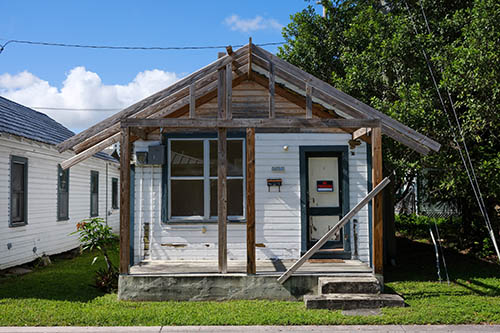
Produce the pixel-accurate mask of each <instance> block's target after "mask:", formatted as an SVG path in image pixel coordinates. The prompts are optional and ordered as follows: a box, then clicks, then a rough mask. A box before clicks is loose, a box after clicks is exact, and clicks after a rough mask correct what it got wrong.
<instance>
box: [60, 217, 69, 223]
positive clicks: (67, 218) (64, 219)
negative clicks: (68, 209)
mask: <svg viewBox="0 0 500 333" xmlns="http://www.w3.org/2000/svg"><path fill="white" fill-rule="evenodd" d="M68 221H69V217H61V218H58V219H57V222H68Z"/></svg>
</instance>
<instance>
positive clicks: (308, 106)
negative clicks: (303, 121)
mask: <svg viewBox="0 0 500 333" xmlns="http://www.w3.org/2000/svg"><path fill="white" fill-rule="evenodd" d="M312 117H313V111H312V86H311V85H310V84H309V82H307V83H306V118H307V119H311V118H312Z"/></svg>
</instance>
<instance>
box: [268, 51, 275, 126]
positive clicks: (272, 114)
mask: <svg viewBox="0 0 500 333" xmlns="http://www.w3.org/2000/svg"><path fill="white" fill-rule="evenodd" d="M274 83H275V75H274V64H273V63H272V62H271V61H270V62H269V118H271V119H273V118H275V117H276V111H275V107H274V88H275V87H274Z"/></svg>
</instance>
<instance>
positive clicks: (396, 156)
mask: <svg viewBox="0 0 500 333" xmlns="http://www.w3.org/2000/svg"><path fill="white" fill-rule="evenodd" d="M407 1H408V2H407V3H406V1H405V0H393V1H390V0H377V1H375V0H344V1H340V0H337V1H333V2H331V1H328V0H325V1H322V3H323V5H324V6H325V7H326V16H325V17H323V16H322V15H320V14H319V13H317V12H316V11H315V9H314V6H313V5H309V6H307V8H305V9H304V10H303V11H301V12H299V13H296V14H294V15H292V16H291V22H290V24H288V26H286V27H285V28H284V29H283V36H284V38H285V40H286V43H285V45H283V47H281V48H280V49H279V53H278V55H279V56H280V57H282V58H284V59H285V60H287V61H289V62H291V63H293V64H295V65H297V66H299V67H301V68H303V69H304V70H306V71H308V72H310V73H311V74H314V75H316V76H317V77H319V78H321V79H323V80H325V81H327V82H329V83H331V84H332V85H334V86H335V87H337V88H338V89H340V90H342V91H344V92H346V93H348V94H350V95H352V96H354V97H356V98H358V99H359V100H361V101H363V102H365V103H367V104H369V105H371V106H373V107H374V108H376V109H378V110H380V111H382V112H384V113H386V114H388V115H389V116H391V117H393V118H395V119H397V120H399V121H400V122H402V123H404V124H406V125H408V126H410V127H412V128H414V129H415V130H417V131H419V132H421V133H423V134H425V135H427V136H429V137H431V138H433V139H434V140H436V141H438V142H440V143H441V144H442V148H441V151H440V152H439V153H434V154H430V155H429V156H419V154H418V153H414V152H412V151H411V150H410V149H409V148H406V147H404V146H402V145H401V144H399V143H396V142H395V141H393V140H391V139H384V169H385V172H386V173H389V172H394V173H395V177H394V178H395V184H396V189H398V188H399V189H401V188H403V187H404V185H405V184H407V183H408V182H409V181H410V180H411V179H413V178H414V177H415V175H416V174H417V173H418V172H419V171H420V170H422V169H434V170H438V171H439V172H437V173H436V172H435V173H433V177H432V178H431V179H429V180H428V181H429V188H430V189H431V190H430V192H429V193H428V195H429V196H430V198H431V199H432V200H433V201H435V202H441V203H448V204H452V205H454V206H455V207H457V208H458V209H459V210H460V211H461V212H462V215H463V216H462V217H463V223H462V228H463V229H464V230H463V232H465V233H471V234H474V237H471V244H472V243H473V242H474V241H477V239H478V237H484V235H485V229H484V222H483V220H482V218H481V216H480V214H479V209H478V207H477V204H476V202H475V199H474V193H473V191H472V188H471V186H470V183H469V180H468V177H467V174H466V172H465V168H464V167H463V164H462V161H461V159H460V156H459V152H458V147H457V145H456V144H455V143H454V140H453V133H454V132H455V133H457V132H456V128H454V129H453V130H452V129H451V128H450V126H449V124H448V121H447V118H446V114H445V113H444V111H443V108H442V106H441V103H440V100H439V98H438V95H437V93H436V90H435V89H434V86H433V83H432V80H431V77H430V75H429V71H428V68H427V65H426V62H425V59H424V57H423V54H422V50H425V51H426V52H427V54H428V55H429V57H430V60H431V63H432V67H433V70H434V73H435V75H436V80H437V83H438V85H439V88H440V92H441V94H442V96H443V97H444V101H445V103H446V107H447V110H448V112H449V113H448V115H449V117H451V118H450V119H451V121H452V122H453V124H454V126H455V127H456V125H455V123H454V116H453V114H452V113H451V103H450V101H449V98H448V93H447V91H449V93H450V97H451V99H452V100H453V102H454V107H455V108H456V111H457V114H458V119H459V122H460V124H461V126H462V129H463V133H464V137H465V141H466V143H467V145H468V147H469V151H470V154H471V159H472V163H473V165H474V167H475V168H476V173H477V177H478V181H479V185H480V188H481V190H482V191H483V195H484V197H485V201H486V205H487V208H488V211H489V214H490V217H491V218H492V219H493V224H494V225H496V226H498V211H497V209H498V207H499V205H500V203H499V193H500V172H499V171H500V149H499V147H500V140H499V135H500V113H499V110H498V106H499V98H500V95H499V89H500V83H499V78H500V59H499V58H500V52H499V50H500V3H499V2H498V1H497V0H473V1H472V0H471V1H463V0H433V1H429V0H425V1H424V0H422V3H421V4H422V7H423V8H424V9H425V14H426V16H427V19H428V22H429V28H430V30H431V33H428V31H427V27H426V23H425V20H424V18H423V14H422V11H421V7H420V1H419V0H407ZM407 5H408V8H407ZM408 9H409V11H408ZM410 15H411V16H410ZM411 17H412V18H413V20H414V21H415V23H416V29H417V33H415V31H414V27H413V25H412V21H411ZM459 141H460V142H461V139H460V137H459ZM496 229H497V230H498V228H497V227H496ZM476 236H477V237H476ZM469 245H470V244H469Z"/></svg>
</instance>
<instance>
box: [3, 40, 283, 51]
mask: <svg viewBox="0 0 500 333" xmlns="http://www.w3.org/2000/svg"><path fill="white" fill-rule="evenodd" d="M284 43H285V42H268V43H261V44H256V45H258V46H272V45H282V44H284ZM9 44H28V45H41V46H58V47H72V48H84V49H108V50H143V51H170V50H205V49H225V48H226V46H227V45H203V46H117V45H86V44H69V43H53V42H40V41H31V40H19V39H11V40H8V41H7V42H5V43H4V44H3V45H1V46H0V53H2V51H3V50H5V48H6V47H7V45H9ZM245 45H246V44H236V45H231V46H233V47H242V46H245Z"/></svg>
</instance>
